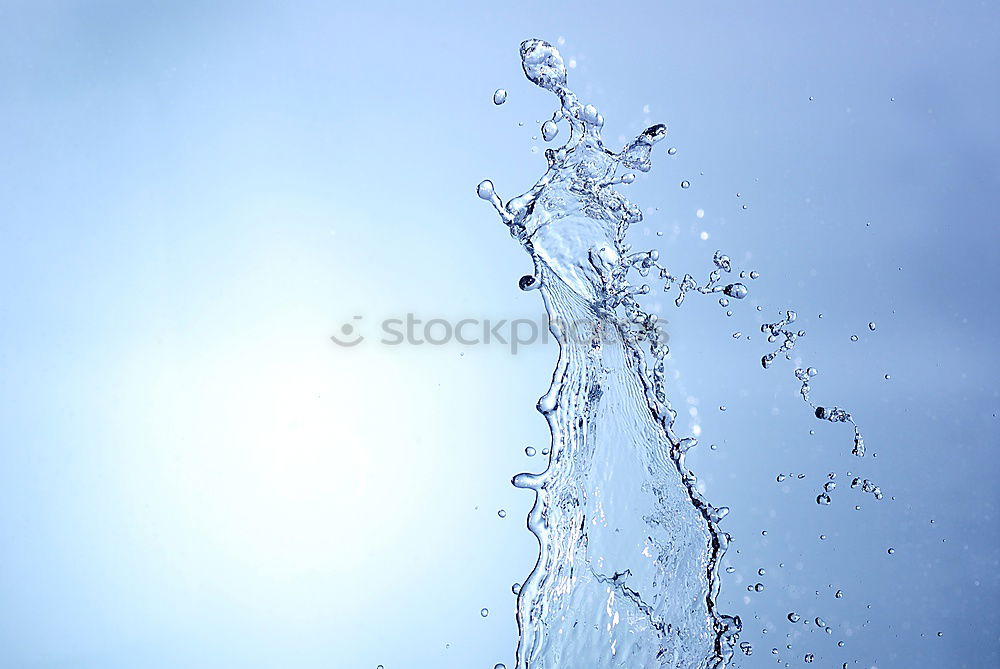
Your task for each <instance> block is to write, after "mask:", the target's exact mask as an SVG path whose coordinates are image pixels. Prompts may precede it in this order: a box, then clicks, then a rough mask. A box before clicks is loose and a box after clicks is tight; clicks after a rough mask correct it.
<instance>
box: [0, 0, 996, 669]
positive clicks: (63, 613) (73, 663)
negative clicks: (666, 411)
mask: <svg viewBox="0 0 1000 669" xmlns="http://www.w3.org/2000/svg"><path fill="white" fill-rule="evenodd" d="M998 34H1000V9H998V8H997V5H996V4H995V3H990V2H943V1H942V2H925V1H905V2H903V1H897V2H880V3H871V2H859V1H854V0H848V1H845V2H836V3H833V2H829V3H802V2H790V1H789V2H757V3H746V2H705V3H695V2H683V3H681V2H646V3H633V2H614V3H605V4H597V3H594V4H587V3H563V2H548V3H491V4H486V3H468V2H448V3H445V2H434V3H416V2H408V3H402V2H400V3H396V4H383V3H379V2H364V3H346V2H328V3H319V2H298V3H287V2H214V3H194V2H141V3H140V2H50V1H47V0H43V1H32V2H29V1H8V2H4V3H2V5H0V127H2V129H3V130H2V132H0V155H2V156H3V160H2V162H0V226H2V230H0V232H2V234H0V280H2V286H3V288H2V299H0V318H2V324H3V327H2V329H0V369H2V374H0V666H2V667H16V668H21V667H25V668H27V667H32V668H34V667H37V668H41V667H46V668H67V669H68V668H72V669H80V668H86V667H93V668H100V669H112V668H132V667H145V668H148V669H156V668H161V667H162V668H167V667H171V668H172V667H186V668H217V667H245V668H251V667H253V668H257V667H261V668H263V667H274V668H282V669H294V668H300V667H301V668H320V667H322V668H336V669H339V668H348V667H350V668H355V667H360V668H363V669H374V667H375V666H376V665H378V664H383V665H384V666H385V669H423V668H427V669H432V668H433V669H440V668H444V667H449V668H450V667H454V668H456V669H457V668H461V669H467V668H474V667H480V668H485V669H488V668H490V667H493V665H494V664H495V663H497V662H505V663H507V664H508V665H510V664H511V662H512V658H513V647H514V643H515V640H516V627H515V624H514V620H513V615H512V612H513V604H514V598H513V596H512V595H511V593H510V586H511V584H512V583H514V582H517V581H520V580H522V579H523V578H524V577H525V576H526V575H527V573H528V571H529V570H530V568H531V565H532V563H533V559H534V554H535V541H534V539H533V538H532V536H531V535H530V534H529V532H528V531H527V529H526V528H525V524H524V519H525V515H526V513H527V510H528V508H529V504H530V502H531V499H530V496H529V495H528V494H527V493H525V492H522V491H518V490H515V489H513V488H512V487H511V485H510V483H509V480H510V477H511V476H512V475H513V474H515V473H517V472H519V471H524V470H532V471H538V470H540V469H541V468H542V466H543V464H542V458H541V456H540V455H536V456H535V457H534V458H528V457H526V456H525V455H524V452H523V449H524V447H525V446H527V445H529V444H531V445H534V446H536V447H538V448H539V449H540V448H541V447H542V446H543V445H544V443H545V440H546V437H547V432H546V429H545V423H544V421H543V420H542V418H541V416H540V415H538V414H537V413H536V412H535V411H534V408H533V406H534V402H535V400H536V398H537V397H538V396H539V395H541V394H542V393H543V392H544V390H545V389H546V387H547V383H548V379H549V376H550V374H551V369H552V366H553V363H554V360H555V350H554V347H553V345H552V344H551V343H550V344H549V345H547V346H543V345H535V346H528V347H525V348H524V350H522V351H520V352H519V353H518V354H517V355H511V354H510V352H509V351H508V349H507V348H505V347H503V346H499V345H490V346H474V347H463V346H461V345H458V344H451V345H446V346H426V345H425V346H396V347H391V346H385V345H381V344H379V343H378V323H379V321H381V320H382V319H384V318H389V317H400V316H405V314H406V313H408V312H410V313H413V314H415V315H416V317H418V318H422V319H424V320H426V319H429V318H434V317H446V318H452V319H458V318H463V317H473V318H491V319H501V318H506V319H510V318H518V317H524V318H537V317H538V316H539V315H540V313H541V305H540V303H539V297H538V294H537V293H522V292H520V291H518V290H517V287H516V282H517V278H518V277H519V276H520V275H521V274H524V273H526V272H528V271H529V270H530V266H529V262H528V257H527V256H526V255H525V253H524V252H523V251H522V250H521V249H520V248H519V247H518V246H517V245H516V244H515V243H514V242H513V241H512V240H511V239H510V238H509V237H508V236H507V233H506V231H505V229H504V228H503V226H502V225H501V224H500V223H499V221H498V220H497V218H496V216H495V215H494V213H493V212H492V211H490V210H489V208H488V206H487V205H486V204H485V203H483V202H481V201H480V200H478V199H477V198H476V197H475V186H476V184H477V183H478V182H479V180H480V179H483V178H486V177H489V178H492V179H493V180H494V182H495V183H496V186H497V189H498V190H499V192H500V193H501V194H502V195H503V196H505V197H510V196H513V195H515V194H517V193H519V192H521V191H523V190H525V189H527V188H528V186H530V184H531V183H532V182H533V181H534V179H536V178H537V177H538V176H539V175H540V174H541V172H542V170H543V166H544V161H543V158H542V156H541V154H540V153H539V152H532V147H538V146H539V145H540V144H542V142H541V141H540V140H533V139H532V136H533V135H537V134H538V129H537V121H539V120H542V119H544V118H546V117H547V116H548V115H550V114H551V112H552V110H553V108H554V104H553V103H554V101H553V99H551V98H550V97H549V96H548V94H546V93H545V92H544V91H541V90H540V89H537V88H535V87H533V86H531V85H530V84H529V83H528V82H527V81H526V80H525V79H524V77H523V75H522V74H521V72H520V66H519V60H518V52H517V48H518V44H519V43H520V41H521V40H523V39H526V38H529V37H541V38H544V39H548V40H550V41H555V40H557V39H558V38H562V39H563V40H564V46H563V47H562V49H563V53H564V55H565V56H566V58H567V59H573V61H574V64H575V67H573V68H572V69H571V72H570V83H571V86H572V87H573V88H574V89H575V90H576V91H577V92H578V93H579V94H580V96H581V97H582V98H583V99H584V100H585V101H587V102H592V103H594V104H596V105H597V106H598V107H599V108H600V109H601V111H602V112H603V113H604V116H605V118H606V119H607V128H606V133H605V135H606V138H607V139H608V140H609V141H610V143H611V144H613V145H615V146H619V145H621V144H623V143H624V142H625V140H626V139H627V138H631V137H632V136H634V135H635V134H636V133H638V132H639V131H640V130H642V128H643V127H644V126H646V125H648V124H651V123H653V122H665V123H667V124H668V126H669V128H670V134H669V136H668V139H667V140H666V141H665V144H666V145H667V146H676V147H677V148H678V152H677V154H676V155H675V156H673V157H668V156H667V154H666V148H667V146H663V145H661V146H660V147H658V148H657V152H656V154H655V155H654V164H655V167H654V170H653V171H652V172H651V173H650V174H649V175H648V176H643V177H641V178H640V179H639V180H638V181H637V182H636V183H635V184H634V185H632V186H630V187H628V189H627V192H628V193H630V196H632V197H633V198H634V199H635V201H637V202H638V203H639V204H640V205H642V206H643V208H644V210H645V212H646V220H645V222H644V224H643V225H641V226H638V227H636V228H635V229H634V230H633V235H634V239H635V245H636V247H637V248H650V247H654V246H656V247H658V248H659V249H660V250H661V253H662V257H663V259H664V261H665V262H666V264H667V265H668V266H669V267H671V269H674V270H675V271H677V272H687V271H690V272H692V273H695V274H697V275H699V276H704V275H705V274H706V273H707V271H708V270H709V269H710V265H711V257H712V253H713V252H714V251H715V250H716V249H722V250H724V251H725V252H726V253H728V254H729V255H730V256H731V257H732V258H733V260H734V262H735V263H736V265H737V266H738V267H739V268H741V269H743V268H745V269H748V270H749V269H755V270H758V271H759V272H760V273H761V277H760V279H758V280H757V281H753V282H749V283H750V288H751V295H750V296H749V297H748V298H747V299H746V300H744V301H743V302H742V303H739V304H735V305H734V315H733V316H732V317H731V318H727V317H726V315H725V310H724V309H722V308H720V307H719V305H718V304H717V303H716V302H715V300H714V299H711V298H702V299H696V298H697V297H699V296H696V295H693V296H691V297H690V298H689V299H688V302H687V303H686V304H685V305H684V307H683V308H681V309H675V308H674V307H673V306H672V304H670V303H669V302H667V301H664V303H663V305H662V310H661V317H662V318H665V319H667V320H668V321H669V325H668V329H669V332H670V336H671V343H672V347H673V354H672V356H671V360H670V364H671V366H672V368H673V369H674V370H675V372H676V374H677V376H678V378H677V379H676V381H675V383H674V387H673V391H672V397H673V402H674V404H675V406H676V407H677V408H678V409H680V411H681V416H680V418H679V419H678V426H679V428H680V431H681V432H685V433H690V432H691V431H692V430H694V429H695V426H696V425H697V426H698V428H699V429H700V430H701V442H702V446H701V447H699V448H698V449H697V450H696V451H695V452H694V453H693V454H692V455H691V459H690V464H691V465H692V467H693V469H694V470H695V471H696V472H697V473H698V475H699V477H700V478H701V480H702V482H703V483H704V485H705V490H706V494H707V496H708V498H709V499H710V500H711V501H712V502H713V503H715V504H717V505H726V506H729V507H731V508H732V513H731V514H730V515H729V517H728V518H727V519H726V520H725V521H724V527H725V528H726V529H727V530H728V531H729V532H731V533H732V534H733V536H734V543H733V547H732V549H731V552H730V554H729V555H728V556H727V560H726V564H727V565H730V564H731V565H732V566H734V567H735V572H734V573H733V574H731V575H727V576H726V577H725V580H724V582H723V596H722V598H721V602H722V606H721V607H722V609H723V610H724V611H726V612H729V613H735V614H739V615H740V616H741V617H742V619H743V621H744V627H745V634H744V636H743V640H746V641H749V642H751V643H752V644H753V646H754V654H753V655H752V656H750V657H743V656H740V659H739V666H741V667H770V666H774V665H775V660H774V657H773V656H772V654H771V648H772V647H777V648H779V649H780V651H781V657H783V658H787V659H789V661H790V662H791V664H792V666H797V665H799V664H801V663H802V658H803V656H804V654H805V653H806V652H812V653H814V654H815V655H816V658H817V663H818V664H817V665H814V666H824V667H830V666H840V663H841V662H849V663H851V664H850V665H849V666H852V667H853V666H856V667H875V666H877V667H879V668H880V669H889V668H896V667H898V668H904V667H905V668H912V667H985V666H995V665H996V663H997V661H998V645H1000V642H998V630H1000V614H998V611H997V602H998V597H1000V579H998V573H1000V572H998V543H1000V533H998V522H997V503H998V492H997V490H998V488H997V476H998V472H1000V467H998V465H1000V455H998V450H997V446H998V429H997V428H998V425H997V404H998V401H1000V399H998V393H997V390H996V379H997V375H998V371H1000V370H998V363H997V354H996V351H997V349H998V345H1000V338H998V335H997V328H998V326H1000V315H998V311H997V294H998V289H997V283H998V279H997V277H996V268H997V248H998V242H1000V234H998V231H997V230H998V226H997V224H998V211H1000V209H998V206H1000V202H998V199H1000V198H998V192H1000V161H998V155H1000V123H998V119H1000V80H998V75H997V72H998V69H997V67H998V64H1000V47H998V40H997V35H998ZM498 87H504V88H506V89H508V90H509V91H510V97H509V101H508V102H507V103H506V104H505V105H503V106H502V107H495V106H494V105H493V103H492V93H493V90H494V89H495V88H498ZM520 122H523V123H524V125H523V127H522V126H519V123H520ZM536 151H537V150H536ZM682 179H688V180H690V182H691V187H690V188H689V189H686V190H682V189H681V188H680V187H679V185H678V184H679V183H680V181H681V180H682ZM737 193H740V196H739V197H737V195H736V194H737ZM744 204H746V205H747V208H746V209H743V208H742V205H744ZM699 209H701V210H703V212H704V216H703V217H702V218H699V217H698V216H697V214H696V212H697V211H698V210H699ZM657 231H659V232H662V233H663V235H662V236H657V235H655V232H657ZM758 305H759V306H761V307H762V308H763V311H760V312H758V311H756V309H755V307H756V306H758ZM786 308H794V309H796V310H797V311H798V313H799V314H800V325H801V327H802V328H803V329H805V330H806V331H807V333H808V334H807V336H806V337H804V338H803V339H802V340H801V341H800V345H799V348H798V349H797V353H798V355H800V356H801V360H802V362H803V364H807V365H812V366H815V367H816V368H818V369H819V372H820V373H819V376H817V378H816V379H815V381H814V383H813V395H814V397H815V399H816V400H817V401H819V402H821V403H824V404H838V405H840V406H843V407H845V408H847V409H848V410H850V411H852V412H853V413H854V415H855V417H856V418H857V420H858V422H859V424H860V425H861V426H862V427H863V429H864V431H865V436H866V441H867V443H868V449H869V452H870V453H873V454H875V453H877V458H874V459H873V458H871V457H868V458H865V460H863V461H861V460H857V459H856V458H853V457H852V456H851V455H850V453H849V451H850V445H851V433H850V430H849V429H847V428H846V427H845V426H836V425H831V424H827V423H820V422H819V421H817V420H815V419H814V418H812V417H811V416H810V415H809V412H808V408H807V407H806V406H805V405H804V404H803V403H802V402H801V400H800V399H799V398H798V396H797V389H798V385H797V383H796V381H795V379H794V378H793V376H792V369H793V365H792V363H788V362H785V361H782V363H781V364H776V365H775V366H774V368H772V369H770V370H767V371H765V370H763V369H761V367H760V364H759V358H760V356H761V355H762V354H763V353H764V352H765V351H766V350H767V348H766V345H765V343H764V342H763V337H762V336H761V335H760V333H759V324H760V323H761V322H762V319H768V320H771V319H772V317H773V316H775V315H776V314H777V313H778V311H779V310H783V309H786ZM821 313H822V314H823V318H822V319H820V318H819V314H821ZM355 316H360V317H361V318H360V319H355V318H354V317H355ZM869 321H874V322H876V323H877V329H876V330H875V331H874V332H872V331H870V330H869V328H868V323H869ZM345 322H350V323H352V324H354V325H355V326H357V328H358V330H359V331H360V332H361V333H363V334H365V335H366V336H367V339H366V340H365V341H364V342H362V343H361V344H359V345H358V346H356V347H354V348H350V349H347V348H340V347H338V346H336V345H334V344H333V343H332V342H331V341H330V339H329V336H330V335H332V334H334V333H337V332H338V330H339V328H340V327H341V324H343V323H345ZM737 331H741V332H743V333H744V334H750V335H751V339H750V340H749V341H748V340H747V339H745V338H741V339H738V340H737V339H734V338H733V336H732V334H733V333H734V332H737ZM852 334H856V335H858V337H859V340H858V341H857V342H852V341H851V339H850V337H851V335H852ZM886 374H888V375H889V376H890V378H889V379H888V380H887V379H886V378H885V375H886ZM720 405H725V406H726V407H727V410H726V411H725V412H722V411H720V410H719V406H720ZM811 429H812V430H815V434H814V435H810V433H809V431H810V430H811ZM713 443H714V444H716V445H717V449H716V450H711V449H710V448H709V447H708V446H709V444H713ZM847 471H852V472H853V473H855V474H859V475H862V476H865V477H868V478H871V479H873V480H875V481H877V482H878V483H879V485H881V487H882V489H883V490H884V491H885V492H886V495H887V497H886V499H885V500H883V501H882V502H881V503H876V502H875V501H874V500H873V499H872V498H871V497H870V496H868V495H864V494H862V493H860V492H858V491H854V490H850V489H849V487H848V486H847V485H846V482H845V481H844V478H845V477H846V472H847ZM782 472H785V473H789V472H794V473H804V474H806V478H804V479H801V480H799V479H797V478H796V479H794V480H793V481H786V482H784V483H780V484H779V483H778V482H776V480H775V477H776V475H777V474H779V473H782ZM829 472H836V473H837V474H838V481H839V482H840V483H841V486H840V488H839V489H838V491H837V493H838V494H837V495H836V496H835V498H834V503H833V504H832V505H831V506H829V507H820V506H818V505H817V504H816V503H815V501H814V500H815V496H816V494H817V491H818V487H819V486H820V484H821V482H822V481H823V480H825V478H826V475H827V474H828V473H829ZM890 496H891V497H892V498H893V499H889V497H890ZM855 505H861V507H862V509H861V510H860V511H858V510H855V509H854V506H855ZM501 508H503V509H505V510H506V511H507V512H508V513H507V517H506V518H504V519H501V518H499V517H498V515H497V511H498V510H499V509H501ZM932 521H933V522H932ZM765 531H766V532H767V534H766V536H765V535H764V534H763V532H765ZM821 534H824V535H826V536H827V538H826V539H825V540H821V539H820V538H819V535H821ZM890 547H893V548H895V554H894V555H889V554H888V552H887V551H888V549H889V548H890ZM779 564H783V565H784V566H783V567H780V566H779ZM761 568H764V569H765V570H766V576H764V577H759V576H758V575H757V570H758V569H761ZM758 581H761V582H763V583H764V584H765V586H766V589H765V591H764V592H762V593H752V594H751V593H748V592H747V589H746V586H747V585H748V584H752V583H756V582H758ZM837 589H841V590H843V593H844V596H843V597H842V598H840V599H837V598H835V597H834V596H833V593H834V592H835V591H836V590H837ZM483 607H488V608H489V610H490V615H489V616H488V617H486V618H483V617H482V616H481V615H480V609H482V608H483ZM790 611H795V612H797V613H800V614H801V615H802V616H803V618H805V619H807V620H811V619H814V618H815V617H816V616H820V617H822V618H823V619H824V620H825V621H826V622H827V624H829V625H830V626H831V628H832V634H831V635H829V636H828V635H826V634H825V633H823V632H822V631H820V630H817V629H815V625H809V626H806V625H803V624H801V623H800V624H798V625H792V624H790V623H788V621H787V620H786V619H785V616H786V615H787V614H788V613H789V612H790ZM765 629H766V630H767V632H766V633H764V632H763V630H765ZM939 632H941V636H938V633H939ZM839 640H844V641H845V646H844V647H843V648H839V647H837V641H839ZM787 644H791V645H792V649H791V650H788V649H786V645H787Z"/></svg>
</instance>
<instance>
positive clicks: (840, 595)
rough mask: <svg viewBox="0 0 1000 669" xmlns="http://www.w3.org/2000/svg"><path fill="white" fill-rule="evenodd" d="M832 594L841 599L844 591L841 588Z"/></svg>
mask: <svg viewBox="0 0 1000 669" xmlns="http://www.w3.org/2000/svg"><path fill="white" fill-rule="evenodd" d="M833 596H834V597H836V598H837V599H842V598H843V596H844V591H843V590H838V591H837V592H836V593H834V595H833Z"/></svg>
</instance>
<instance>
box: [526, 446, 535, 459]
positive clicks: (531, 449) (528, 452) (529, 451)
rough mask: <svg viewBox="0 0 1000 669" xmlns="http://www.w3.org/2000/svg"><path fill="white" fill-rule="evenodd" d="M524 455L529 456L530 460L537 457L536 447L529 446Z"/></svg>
mask: <svg viewBox="0 0 1000 669" xmlns="http://www.w3.org/2000/svg"><path fill="white" fill-rule="evenodd" d="M524 454H525V455H527V456H528V457H529V458H533V457H535V447H534V446H527V447H526V448H525V449H524Z"/></svg>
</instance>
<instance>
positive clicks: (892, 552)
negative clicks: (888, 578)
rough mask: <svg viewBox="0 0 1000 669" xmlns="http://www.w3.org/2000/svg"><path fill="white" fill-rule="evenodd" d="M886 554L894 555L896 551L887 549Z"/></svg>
mask: <svg viewBox="0 0 1000 669" xmlns="http://www.w3.org/2000/svg"><path fill="white" fill-rule="evenodd" d="M886 552H887V553H889V555H895V554H896V549H895V548H890V549H889V550H888V551H886Z"/></svg>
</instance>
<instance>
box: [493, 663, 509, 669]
mask: <svg viewBox="0 0 1000 669" xmlns="http://www.w3.org/2000/svg"><path fill="white" fill-rule="evenodd" d="M493 669H507V665H505V664H504V663H503V662H497V663H496V664H494V665H493Z"/></svg>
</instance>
